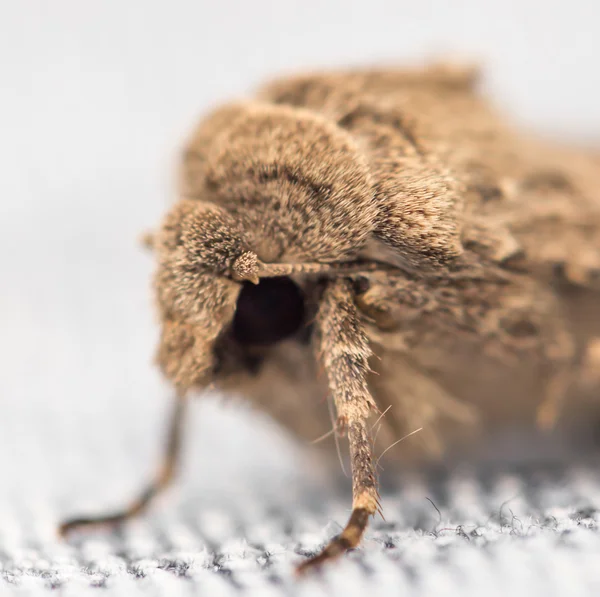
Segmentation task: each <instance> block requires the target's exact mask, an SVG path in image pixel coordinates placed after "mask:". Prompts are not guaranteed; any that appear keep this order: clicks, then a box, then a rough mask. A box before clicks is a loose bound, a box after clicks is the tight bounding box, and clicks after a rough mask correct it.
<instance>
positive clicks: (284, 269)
mask: <svg viewBox="0 0 600 597" xmlns="http://www.w3.org/2000/svg"><path fill="white" fill-rule="evenodd" d="M389 269H393V268H391V267H390V266H388V265H384V264H382V263H377V262H361V261H348V262H345V263H263V262H262V261H259V262H258V270H257V273H258V275H259V276H260V277H261V278H274V277H277V276H291V275H293V274H334V275H340V276H342V275H346V274H356V273H362V272H373V271H382V270H386V271H387V270H389ZM246 279H249V278H246Z"/></svg>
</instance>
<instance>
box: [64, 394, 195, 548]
mask: <svg viewBox="0 0 600 597" xmlns="http://www.w3.org/2000/svg"><path fill="white" fill-rule="evenodd" d="M186 403H187V399H186V398H184V397H178V398H177V400H176V404H175V409H174V410H173V413H172V415H171V421H170V424H169V432H168V438H167V445H166V450H165V453H164V455H163V458H162V462H161V464H160V467H159V469H158V473H157V475H156V477H155V478H154V480H153V481H152V482H151V483H150V484H149V485H148V486H147V487H146V489H144V491H142V492H141V494H140V495H139V497H138V498H137V499H136V500H134V501H133V502H132V503H131V504H130V505H129V506H127V507H126V508H125V509H123V510H121V511H117V512H114V513H111V514H101V515H99V516H90V517H79V518H71V519H69V520H66V521H65V522H63V523H62V524H61V525H60V527H59V534H60V535H61V536H62V537H64V536H66V535H67V534H69V533H70V532H71V531H73V530H77V529H81V528H84V527H90V526H116V525H119V524H121V523H123V522H125V521H127V520H128V519H130V518H133V517H134V516H137V515H138V514H140V513H141V512H143V511H144V510H145V509H146V508H147V507H148V506H149V505H150V504H151V502H152V501H153V500H154V498H155V497H156V496H157V495H158V494H159V493H161V492H162V491H163V490H164V489H165V488H166V487H167V486H168V485H169V484H170V483H171V481H172V480H173V478H174V476H175V470H176V468H177V465H178V462H179V456H180V453H181V440H182V429H183V421H184V419H185V410H186Z"/></svg>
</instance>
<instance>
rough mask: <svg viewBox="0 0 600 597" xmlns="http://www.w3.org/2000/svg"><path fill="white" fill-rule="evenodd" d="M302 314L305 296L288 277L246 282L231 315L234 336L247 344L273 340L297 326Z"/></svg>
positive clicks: (285, 336) (276, 340) (274, 341)
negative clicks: (254, 282) (232, 315)
mask: <svg viewBox="0 0 600 597" xmlns="http://www.w3.org/2000/svg"><path fill="white" fill-rule="evenodd" d="M304 314H305V308H304V296H303V294H302V291H301V289H300V288H299V286H298V285H297V284H296V283H295V282H293V281H292V280H291V279H290V278H288V277H276V278H263V279H262V280H261V281H260V282H259V284H252V283H251V282H245V283H244V285H243V287H242V291H241V292H240V295H239V298H238V301H237V308H236V312H235V316H234V318H233V337H234V338H235V340H236V341H237V342H239V343H240V344H242V345H247V346H268V345H270V344H275V343H276V342H280V341H281V340H285V339H286V338H289V337H290V336H292V335H293V334H295V333H296V332H297V331H298V330H299V329H300V327H301V326H302V324H303V323H304Z"/></svg>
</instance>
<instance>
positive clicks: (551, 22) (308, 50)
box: [0, 0, 600, 545]
mask: <svg viewBox="0 0 600 597" xmlns="http://www.w3.org/2000/svg"><path fill="white" fill-rule="evenodd" d="M599 10H600V9H599V5H598V2H597V0H570V1H569V2H564V1H562V0H545V1H544V0H535V1H534V0H519V1H517V0H497V1H490V0H488V1H487V2H482V1H481V0H453V1H451V2H449V1H448V0H437V1H429V2H427V1H415V0H412V1H405V0H390V1H387V2H385V1H383V0H370V1H369V2H364V1H356V0H335V1H328V2H323V1H316V0H303V1H302V2H297V1H294V2H275V1H266V0H253V1H251V2H242V1H231V0H229V1H223V0H221V1H219V2H207V1H201V0H171V1H169V2H161V1H159V0H156V1H152V2H149V1H148V0H103V1H85V2H82V1H81V0H53V1H52V2H48V1H46V0H19V1H18V2H7V1H5V2H2V4H1V5H0V163H1V164H2V168H1V169H0V272H1V275H0V284H1V287H0V471H1V476H0V478H1V481H0V484H1V489H0V509H1V510H2V511H3V512H7V509H9V510H10V511H11V512H13V513H16V515H15V516H16V518H14V522H11V521H13V518H12V517H7V518H6V519H5V520H3V521H2V525H1V526H2V529H1V533H2V535H1V539H2V541H3V545H11V544H15V545H17V544H20V543H21V542H22V541H23V540H25V539H26V538H27V537H28V533H31V532H32V530H31V529H32V528H34V527H35V528H36V529H38V530H37V531H36V533H39V532H42V536H43V537H46V538H50V537H51V536H53V535H52V533H53V528H54V527H53V525H54V524H55V522H56V519H57V517H59V516H60V515H62V514H65V513H67V512H73V511H74V510H76V511H80V510H82V509H83V510H86V509H87V510H95V509H98V508H100V507H101V506H116V505H118V504H119V503H121V502H122V501H123V500H125V499H126V498H127V497H128V496H130V495H131V494H132V493H133V492H134V491H135V490H136V489H137V488H139V486H140V484H141V482H142V480H143V479H145V478H147V476H148V475H149V474H150V471H151V470H152V468H153V464H154V463H155V461H156V458H157V456H158V453H159V452H160V446H161V439H162V433H163V427H164V424H165V422H166V413H167V410H168V407H169V398H170V390H169V388H168V387H167V386H166V385H165V384H164V383H163V381H162V380H161V379H160V376H159V375H158V373H157V371H156V370H155V369H154V368H153V366H152V357H153V352H154V347H155V342H156V338H157V328H156V326H155V322H154V313H153V309H152V300H151V294H150V276H151V272H152V260H151V256H150V255H148V254H146V253H145V252H144V251H143V250H142V249H141V248H140V246H139V244H138V238H139V236H140V234H141V233H143V232H144V231H145V230H147V229H149V228H151V227H153V226H154V225H155V224H156V223H157V222H158V221H159V218H160V217H161V214H162V213H164V211H165V209H166V206H167V205H168V204H169V202H170V201H172V200H173V167H174V164H175V161H176V157H177V151H178V148H179V147H180V144H181V141H182V139H183V137H184V136H185V134H186V133H187V131H188V129H189V127H190V126H191V125H192V124H193V123H194V122H195V120H196V119H197V118H198V116H199V115H200V114H202V113H203V112H204V111H206V110H207V109H208V108H209V107H210V106H211V105H214V104H215V103H217V102H220V101H222V100H225V99H228V98H232V97H236V96H238V95H240V94H244V93H248V92H251V90H252V88H253V87H254V86H256V85H257V84H259V83H260V82H261V81H263V80H264V79H265V78H269V77H272V76H274V75H276V74H280V73H284V72H287V71H296V70H302V69H303V68H307V67H310V68H314V67H319V66H323V67H327V66H336V65H349V64H370V63H377V62H380V61H386V62H398V63H402V62H411V61H418V60H422V59H424V58H427V57H438V58H439V57H442V58H448V57H457V58H461V57H464V58H466V59H468V60H473V59H474V60H477V61H480V62H481V63H482V64H483V65H484V66H485V72H486V88H487V90H488V92H489V93H490V94H492V95H493V97H494V98H495V100H496V102H497V103H499V104H501V105H503V106H504V107H505V109H506V110H507V111H509V112H510V113H512V114H513V115H514V118H515V119H516V120H517V121H519V122H520V123H522V124H523V125H524V126H527V127H530V128H532V129H535V130H538V131H540V132H541V133H543V134H546V135H552V136H559V137H563V138H570V139H579V140H584V141H598V137H597V135H598V133H599V132H600V101H598V97H599V92H600V68H598V60H599V58H600V15H599ZM594 135H596V137H595V136H594ZM240 408H241V411H240V410H239V409H240ZM189 432H190V433H189V435H190V441H189V443H188V447H187V451H186V453H187V455H188V456H187V460H186V472H185V473H184V477H185V479H184V481H182V482H183V483H184V485H185V484H189V485H194V486H196V487H197V488H198V492H201V493H202V495H203V496H204V499H207V500H208V499H210V496H211V495H213V496H215V499H217V496H220V497H221V498H222V497H223V496H224V495H233V499H234V501H235V500H236V499H237V500H238V501H239V500H241V498H240V497H239V496H241V495H244V496H246V497H247V495H248V494H249V493H251V492H252V491H253V489H252V488H253V487H255V486H256V479H257V478H259V479H265V480H266V481H269V482H268V483H267V482H265V483H264V484H263V487H262V488H261V491H263V492H264V491H265V487H270V483H271V481H270V480H271V479H274V478H275V479H279V480H280V481H281V479H289V478H290V476H293V475H294V474H295V473H294V469H295V468H297V465H298V464H299V463H300V459H301V456H300V455H299V454H298V452H297V451H296V449H295V447H294V445H293V444H292V443H291V442H290V441H289V440H288V439H286V438H285V437H284V436H283V435H281V434H279V433H278V432H277V431H275V430H274V429H273V427H272V426H271V425H270V424H269V422H268V421H267V420H266V419H265V418H264V417H263V416H262V415H257V414H252V413H249V412H248V411H247V409H245V408H244V407H243V406H242V407H236V408H234V409H231V408H222V407H221V406H219V404H218V403H216V402H215V401H214V400H207V401H199V403H198V404H197V406H196V407H195V409H194V413H193V417H192V418H191V420H190V421H189ZM298 474H300V475H301V474H303V473H298ZM293 478H296V477H293ZM232 479H234V480H235V482H234V483H232ZM290 487H292V489H291V490H290V492H291V493H293V491H295V489H294V488H295V487H296V486H295V485H291V486H290ZM279 491H280V488H279V487H277V488H274V489H273V495H279V494H278V492H279ZM236 496H237V497H236ZM238 505H239V504H238ZM19 512H22V513H23V515H22V516H21V515H19ZM25 513H27V514H26V515H25ZM17 519H18V522H17ZM23 521H26V522H25V523H23ZM40 525H41V526H40ZM40 528H42V529H43V530H42V531H40V530H39V529H40Z"/></svg>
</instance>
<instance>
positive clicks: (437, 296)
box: [61, 64, 600, 571]
mask: <svg viewBox="0 0 600 597" xmlns="http://www.w3.org/2000/svg"><path fill="white" fill-rule="evenodd" d="M478 81H479V75H478V71H477V69H474V68H472V67H470V66H460V65H450V64H432V65H428V66H420V67H411V68H395V69H394V68H386V69H362V70H361V69H349V70H340V71H330V72H323V73H313V74H308V75H303V76H294V77H291V78H282V79H280V80H275V81H273V82H271V83H269V84H267V85H266V86H264V87H263V88H261V89H260V90H259V91H258V92H257V93H256V95H255V96H254V97H253V98H251V99H247V100H242V101H239V102H234V103H230V104H226V105H224V106H221V107H219V108H218V109H216V110H215V111H213V112H212V113H211V114H209V115H208V116H207V117H206V118H204V119H203V120H202V121H201V122H200V124H199V125H198V126H197V127H196V128H195V130H194V131H193V133H192V134H191V136H190V138H189V139H188V141H187V144H186V145H185V149H184V151H183V153H182V157H181V162H180V173H179V188H178V194H177V201H176V202H175V203H174V205H173V206H172V208H171V209H170V211H169V212H168V213H167V214H166V216H165V217H164V220H163V221H162V223H161V225H160V226H159V227H158V228H157V230H156V231H155V232H154V233H153V234H152V235H151V236H150V237H149V245H150V246H151V248H152V250H153V253H154V256H155V259H156V274H155V278H154V292H155V295H156V302H157V306H158V313H159V316H160V325H161V337H160V342H159V346H158V353H157V361H158V365H159V366H160V368H161V370H162V372H163V373H164V375H165V376H166V377H167V378H168V379H169V380H170V381H171V382H172V384H173V386H174V388H175V391H176V396H177V399H176V402H175V409H174V413H173V417H172V420H171V423H170V431H169V440H168V442H167V449H166V453H165V456H164V460H163V462H162V464H161V466H160V468H159V470H158V474H157V476H156V478H155V480H154V481H153V482H152V483H151V484H150V485H149V487H148V488H147V489H146V490H145V491H144V492H143V493H142V494H141V495H140V497H139V498H138V499H137V500H136V501H135V502H134V503H133V504H131V505H130V506H129V507H128V508H127V509H125V510H124V511H122V512H118V513H116V514H114V515H108V516H99V517H95V518H78V519H74V520H70V521H67V522H65V523H64V524H63V525H62V527H61V532H62V533H63V534H66V533H68V532H70V531H71V530H73V529H75V528H79V527H84V526H87V525H92V524H102V523H113V524H115V523H120V522H122V521H124V520H125V519H127V518H129V517H130V516H133V515H135V514H137V513H139V512H140V511H141V510H143V509H144V508H145V507H146V506H147V505H148V504H149V503H150V502H151V500H152V498H153V497H154V496H155V495H156V494H157V493H158V492H159V491H160V490H161V489H162V488H164V487H165V486H166V485H167V484H168V483H169V482H170V481H171V480H172V478H173V474H174V471H175V469H176V463H177V457H178V454H179V448H180V444H181V437H180V436H181V422H182V420H183V418H184V415H185V408H186V404H187V402H188V400H187V398H188V396H189V395H190V394H193V393H195V392H199V391H202V389H204V388H207V387H209V386H210V387H217V388H220V389H221V390H223V391H224V392H227V393H235V394H239V395H242V396H244V397H246V398H247V399H248V400H250V401H251V402H252V403H254V404H255V405H256V406H257V407H258V408H260V409H263V410H265V411H266V412H268V413H270V414H271V415H272V416H273V417H274V418H275V419H277V420H278V421H279V422H281V423H282V424H283V425H284V426H286V427H287V428H289V429H290V430H291V431H292V432H293V433H295V434H296V435H298V436H300V437H302V438H306V439H314V438H315V437H316V436H318V435H320V434H322V433H325V432H327V430H328V428H330V426H331V421H330V417H329V415H328V412H327V408H328V401H327V400H324V398H325V397H328V398H329V400H330V401H331V402H332V404H333V406H334V408H335V413H336V414H335V424H334V431H335V433H336V434H337V435H339V436H343V437H344V438H346V439H347V444H348V449H349V454H350V461H351V467H352V513H351V515H350V518H349V520H348V522H347V524H346V526H345V528H344V530H343V531H342V533H341V534H340V535H339V536H337V537H334V538H333V539H332V540H331V541H330V542H329V544H327V545H326V546H325V547H324V548H323V550H322V551H321V552H320V553H318V554H316V555H314V556H313V557H312V558H310V559H307V560H306V561H304V562H303V563H302V564H301V565H300V567H299V570H300V571H306V570H309V569H312V568H314V567H316V566H319V565H320V564H322V563H323V562H325V561H327V560H330V559H333V558H335V557H337V556H339V555H340V554H342V553H344V552H345V551H347V550H348V549H351V548H354V547H355V546H357V545H358V544H359V543H360V540H361V537H362V535H363V533H364V531H365V528H366V527H367V523H368V519H369V517H370V516H371V515H374V514H375V513H376V512H377V511H378V509H379V497H378V484H377V474H376V468H375V464H374V450H375V447H374V439H373V431H372V427H373V422H374V419H377V420H378V421H379V426H380V428H381V434H380V437H379V438H378V439H379V441H382V442H384V443H385V442H388V444H389V442H390V441H392V440H393V439H394V438H398V437H401V436H402V435H403V434H405V433H406V432H410V431H411V430H414V429H415V428H417V427H422V429H423V430H422V432H421V433H419V434H418V435H416V436H415V438H414V439H415V441H414V442H413V445H414V446H415V447H414V448H411V451H413V452H415V454H414V455H417V456H418V455H419V454H421V453H422V454H423V455H424V456H427V455H432V454H433V455H435V454H439V453H441V452H442V450H443V449H444V447H445V446H447V445H456V444H457V443H460V442H464V441H465V440H466V439H470V438H471V437H472V436H473V435H474V433H475V432H477V431H481V430H482V429H486V428H489V426H491V425H498V424H507V423H510V422H511V421H522V420H530V421H532V423H535V424H537V425H539V426H541V427H543V428H548V427H551V426H552V425H554V423H555V421H556V420H557V419H558V418H559V415H560V414H561V413H562V414H563V416H562V417H561V420H562V421H565V424H570V422H572V421H574V420H575V419H576V418H577V417H579V418H581V419H583V420H586V419H587V418H588V416H591V413H594V412H597V411H598V408H597V407H598V397H599V390H600V301H599V294H598V291H599V290H600V170H599V167H600V152H596V153H595V152H594V151H593V150H591V149H578V148H568V147H563V146H561V145H560V144H557V143H553V142H550V141H545V140H540V139H537V138H535V137H534V136H533V135H530V134H528V133H526V132H522V131H520V130H517V129H516V128H514V127H513V126H511V125H510V124H509V123H508V122H506V120H505V119H504V118H503V117H502V116H501V115H499V114H498V113H497V111H496V109H495V108H494V106H493V105H492V104H491V102H490V101H489V100H488V99H487V98H486V97H485V95H484V94H482V93H481V92H480V91H479V84H478ZM417 448H418V450H417ZM417 452H418V454H417ZM407 453H408V449H406V450H405V449H404V448H402V449H397V450H395V454H394V459H398V460H400V459H402V457H406V456H407ZM414 455H413V456H414Z"/></svg>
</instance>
